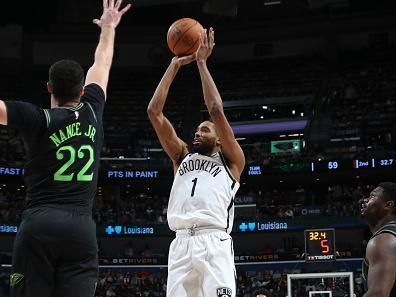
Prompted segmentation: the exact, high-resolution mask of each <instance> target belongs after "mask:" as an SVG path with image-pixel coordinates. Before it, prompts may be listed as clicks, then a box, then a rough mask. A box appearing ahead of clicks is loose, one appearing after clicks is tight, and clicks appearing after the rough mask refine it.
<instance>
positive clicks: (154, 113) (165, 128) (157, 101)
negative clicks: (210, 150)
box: [147, 55, 194, 170]
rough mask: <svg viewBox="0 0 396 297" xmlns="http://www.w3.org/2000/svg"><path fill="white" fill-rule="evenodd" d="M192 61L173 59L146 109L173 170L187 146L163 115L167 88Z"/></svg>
mask: <svg viewBox="0 0 396 297" xmlns="http://www.w3.org/2000/svg"><path fill="white" fill-rule="evenodd" d="M192 61H194V56H193V55H191V56H187V57H181V58H178V57H174V58H173V59H172V62H171V63H170V65H169V66H168V68H167V69H166V71H165V73H164V75H163V77H162V79H161V81H160V82H159V84H158V86H157V89H156V90H155V92H154V95H153V97H152V98H151V100H150V103H149V105H148V108H147V114H148V117H149V119H150V121H151V124H152V125H153V127H154V130H155V132H156V134H157V136H158V139H159V141H160V143H161V145H162V148H163V149H164V151H165V152H166V153H167V155H168V156H169V158H170V159H171V160H172V162H173V167H174V170H176V169H177V167H178V166H179V165H180V164H179V162H180V160H181V158H182V157H183V156H184V155H186V154H187V153H188V149H187V144H186V143H185V142H184V141H183V140H181V139H180V138H179V137H178V136H177V134H176V131H175V129H174V128H173V126H172V124H171V122H170V121H169V120H168V119H167V118H166V116H165V115H164V113H163V109H164V106H165V102H166V99H167V97H168V93H169V88H170V86H171V84H172V82H173V80H174V78H175V76H176V74H177V72H178V71H179V69H180V67H181V66H183V65H186V64H189V63H191V62H192Z"/></svg>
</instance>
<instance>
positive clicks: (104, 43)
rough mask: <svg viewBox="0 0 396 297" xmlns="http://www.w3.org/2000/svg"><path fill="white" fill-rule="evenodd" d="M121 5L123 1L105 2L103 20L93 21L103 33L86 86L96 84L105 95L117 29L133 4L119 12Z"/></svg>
mask: <svg viewBox="0 0 396 297" xmlns="http://www.w3.org/2000/svg"><path fill="white" fill-rule="evenodd" d="M121 3H122V0H117V2H116V3H115V4H114V0H103V14H102V16H101V18H100V20H98V19H95V20H93V22H94V23H95V24H97V25H98V26H99V27H100V29H101V33H100V38H99V43H98V46H97V47H96V51H95V61H94V64H93V65H92V66H91V68H89V70H88V72H87V77H86V79H85V85H89V84H91V83H95V84H97V85H99V86H100V87H101V88H102V89H103V92H104V93H105V95H106V89H107V83H108V81H109V74H110V68H111V64H112V61H113V53H114V39H115V29H116V27H117V25H118V24H119V23H120V20H121V17H122V15H123V14H124V13H125V12H127V11H128V10H129V8H130V7H131V4H128V5H126V6H125V7H124V8H123V9H122V10H119V9H120V6H121Z"/></svg>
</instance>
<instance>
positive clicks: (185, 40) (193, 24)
mask: <svg viewBox="0 0 396 297" xmlns="http://www.w3.org/2000/svg"><path fill="white" fill-rule="evenodd" d="M203 30H204V29H203V27H202V25H201V24H200V23H199V22H198V21H196V20H194V19H191V18H182V19H179V20H177V21H175V22H174V23H173V24H172V25H171V26H170V27H169V30H168V34H167V42H168V47H169V49H170V50H171V51H172V53H173V54H174V55H175V56H178V57H181V56H188V55H191V54H192V53H194V52H195V51H196V50H197V49H198V46H199V33H201V32H203Z"/></svg>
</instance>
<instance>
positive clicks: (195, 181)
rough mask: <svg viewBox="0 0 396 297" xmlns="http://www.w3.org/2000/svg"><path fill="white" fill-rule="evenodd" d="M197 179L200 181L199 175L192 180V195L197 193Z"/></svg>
mask: <svg viewBox="0 0 396 297" xmlns="http://www.w3.org/2000/svg"><path fill="white" fill-rule="evenodd" d="M197 181H198V177H196V178H194V179H193V180H192V182H193V184H194V185H193V187H192V189H191V197H193V196H194V193H195V186H196V185H197Z"/></svg>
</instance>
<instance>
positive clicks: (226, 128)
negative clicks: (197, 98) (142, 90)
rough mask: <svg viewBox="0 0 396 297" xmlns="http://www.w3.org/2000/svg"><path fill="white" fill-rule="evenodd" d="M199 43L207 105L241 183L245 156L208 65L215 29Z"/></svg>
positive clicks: (198, 62)
mask: <svg viewBox="0 0 396 297" xmlns="http://www.w3.org/2000/svg"><path fill="white" fill-rule="evenodd" d="M199 42H200V45H199V48H198V50H197V53H196V55H197V56H196V59H197V65H198V70H199V75H200V77H201V82H202V90H203V94H204V100H205V105H206V107H207V109H208V111H209V114H210V116H211V118H212V121H213V123H214V124H215V127H216V131H217V134H218V136H219V138H220V142H221V150H222V152H223V153H224V155H225V157H226V158H227V160H228V162H229V163H230V164H229V165H230V170H231V172H232V174H233V176H234V178H236V179H237V180H238V181H239V180H240V177H241V174H242V171H243V168H244V167H245V156H244V154H243V151H242V148H241V146H240V145H239V143H238V141H237V140H236V139H235V136H234V132H233V131H232V128H231V126H230V124H229V122H228V120H227V118H226V116H225V114H224V110H223V102H222V100H221V96H220V93H219V91H218V90H217V87H216V84H215V82H214V80H213V78H212V75H211V74H210V72H209V69H208V67H207V65H206V60H207V58H208V57H209V56H210V55H211V53H212V50H213V47H214V31H213V28H210V30H209V36H207V35H206V30H205V33H204V34H201V35H200V38H199Z"/></svg>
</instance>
